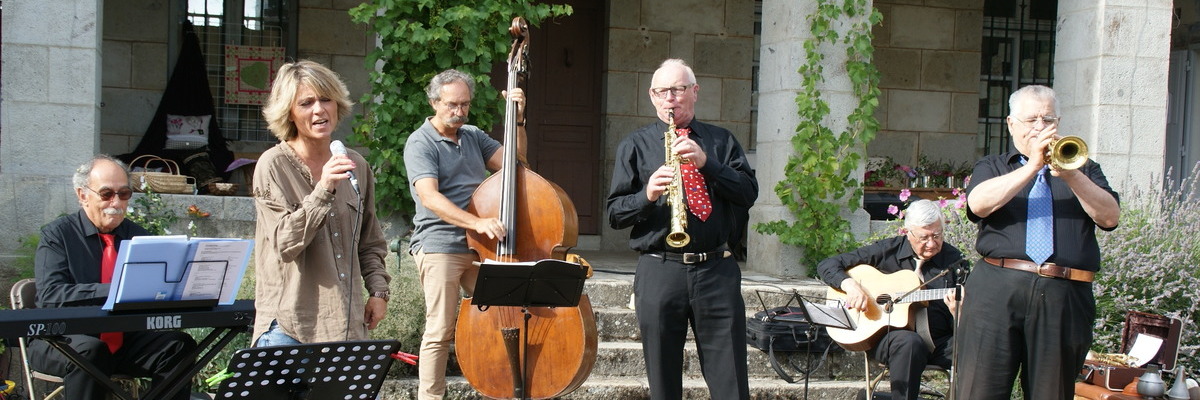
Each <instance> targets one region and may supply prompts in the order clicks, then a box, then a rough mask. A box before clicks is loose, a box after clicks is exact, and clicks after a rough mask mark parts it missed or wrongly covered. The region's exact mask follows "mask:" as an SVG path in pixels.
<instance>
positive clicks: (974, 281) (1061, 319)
mask: <svg viewBox="0 0 1200 400" xmlns="http://www.w3.org/2000/svg"><path fill="white" fill-rule="evenodd" d="M1095 318H1096V301H1095V298H1093V296H1092V284H1091V283H1085V282H1076V281H1069V280H1066V279H1058V278H1046V277H1041V276H1038V275H1037V274H1032V273H1029V272H1025V271H1018V270H1014V269H1007V268H1001V267H997V266H994V265H991V264H988V263H987V262H984V261H983V260H980V261H978V262H976V263H975V268H974V270H972V271H971V278H970V279H968V280H967V284H966V296H965V297H964V298H963V306H962V317H961V321H960V322H959V330H958V331H957V332H958V333H957V334H955V340H957V341H958V346H959V347H958V362H957V363H955V366H956V368H957V370H956V371H955V372H956V373H957V375H958V378H957V379H958V382H957V383H956V386H957V387H958V388H957V390H956V392H955V396H954V398H956V399H971V400H976V399H978V400H989V399H995V400H1007V399H1008V398H1009V396H1010V392H1011V391H1012V385H1013V380H1014V379H1016V378H1017V377H1018V376H1017V374H1018V371H1020V379H1021V389H1022V390H1023V391H1024V393H1025V398H1026V399H1038V400H1041V399H1071V398H1073V396H1074V392H1075V378H1076V376H1078V375H1079V370H1080V368H1082V367H1083V359H1084V357H1085V356H1086V355H1087V351H1088V347H1089V346H1091V344H1092V325H1093V323H1094V321H1095Z"/></svg>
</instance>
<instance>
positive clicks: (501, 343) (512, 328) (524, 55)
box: [455, 17, 597, 399]
mask: <svg viewBox="0 0 1200 400" xmlns="http://www.w3.org/2000/svg"><path fill="white" fill-rule="evenodd" d="M509 32H510V33H512V35H513V44H512V49H511V51H510V52H509V56H508V91H509V92H510V93H511V92H512V90H513V89H515V88H516V87H517V80H518V77H519V75H520V74H522V73H524V72H525V71H526V67H527V64H528V47H529V26H528V24H527V23H526V22H525V20H524V19H522V18H520V17H517V18H514V19H513V23H512V27H511V28H510V29H509ZM506 104H507V105H506V107H505V116H504V162H503V167H501V169H500V171H499V172H498V173H496V174H493V175H492V176H490V177H488V178H487V179H486V180H484V181H483V183H482V184H480V185H479V188H477V189H476V190H475V194H474V195H472V198H471V203H470V205H469V206H468V208H467V210H468V211H471V212H472V213H473V214H475V215H478V216H480V217H493V218H498V219H499V220H500V223H501V224H502V225H504V229H505V231H506V232H507V235H506V236H505V237H503V238H499V239H489V238H488V237H487V236H486V235H482V234H478V233H476V232H473V231H471V230H468V231H467V243H468V245H469V246H470V247H471V249H472V250H474V251H475V252H476V253H477V254H478V256H479V259H480V260H489V259H490V260H497V261H507V262H520V261H537V260H543V259H550V258H552V259H559V260H563V259H566V258H567V257H568V254H567V251H568V250H569V249H570V248H571V247H574V246H575V244H576V240H577V238H578V236H579V217H578V215H577V214H576V212H575V205H574V204H573V203H571V199H570V198H568V197H567V194H566V192H565V191H563V190H562V188H560V187H559V186H558V185H555V184H554V183H552V182H550V181H547V180H546V179H545V178H542V177H541V176H539V175H538V174H537V173H534V172H533V171H531V170H529V169H528V168H526V167H525V166H523V165H521V164H520V163H519V162H518V160H517V127H516V125H517V121H516V118H517V107H516V105H515V104H513V102H512V101H508V102H507V103H506ZM506 339H507V340H506ZM516 343H521V344H524V346H516V345H515V344H516ZM596 346H597V337H596V320H595V316H594V314H593V313H592V307H591V302H590V301H589V300H588V298H587V295H586V294H585V295H582V296H581V298H580V300H579V305H578V306H577V307H528V308H525V307H512V306H495V307H487V308H483V307H474V306H472V304H471V299H464V300H463V302H462V305H461V306H460V308H459V314H458V325H457V328H456V333H455V354H456V355H457V357H458V363H459V366H460V367H462V372H463V376H464V377H466V378H467V381H468V382H470V384H471V386H472V387H474V388H475V390H478V391H479V393H481V394H483V395H484V396H487V397H491V398H531V399H545V398H553V397H558V396H563V395H566V394H568V393H570V392H571V391H573V390H575V389H577V388H578V387H579V386H580V385H581V384H583V381H584V380H586V379H587V377H588V375H589V374H591V371H592V365H593V364H595V361H596ZM522 347H523V349H522Z"/></svg>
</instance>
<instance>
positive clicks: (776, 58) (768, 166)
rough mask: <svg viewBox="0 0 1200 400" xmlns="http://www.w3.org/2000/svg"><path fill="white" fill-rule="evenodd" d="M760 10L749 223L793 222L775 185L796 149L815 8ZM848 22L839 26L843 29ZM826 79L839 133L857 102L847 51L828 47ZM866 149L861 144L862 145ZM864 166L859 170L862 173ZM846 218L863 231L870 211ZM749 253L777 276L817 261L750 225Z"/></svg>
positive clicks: (753, 262) (795, 1) (780, 4)
mask: <svg viewBox="0 0 1200 400" xmlns="http://www.w3.org/2000/svg"><path fill="white" fill-rule="evenodd" d="M762 7H763V11H762V19H763V20H762V48H761V50H760V51H761V53H760V66H761V70H760V71H761V73H760V74H759V92H758V104H759V111H758V132H757V136H758V146H757V148H758V153H757V165H755V170H756V172H757V174H758V184H759V195H758V201H757V202H756V203H755V205H754V208H751V209H750V225H751V226H752V227H753V226H754V224H757V223H761V222H766V221H774V220H785V221H794V220H795V218H794V216H793V215H792V213H791V211H790V210H788V209H787V207H786V206H784V205H783V203H782V202H781V201H780V200H779V197H778V196H776V195H775V185H776V184H777V183H779V181H780V180H781V179H782V178H783V169H784V167H785V166H786V165H787V162H788V157H790V156H792V155H793V154H795V151H794V150H793V148H792V144H791V142H790V139H791V137H792V135H794V134H795V132H796V126H797V125H799V123H800V117H799V115H797V109H796V101H795V99H796V95H797V93H799V91H800V88H801V84H802V83H801V76H800V75H799V74H798V73H797V72H796V70H797V69H798V68H799V66H800V65H801V64H804V63H806V56H805V54H804V41H805V40H807V39H808V38H810V37H811V36H812V35H811V34H810V33H809V24H808V19H807V18H808V16H809V15H811V14H812V13H814V12H815V11H816V4H815V3H814V2H812V1H811V0H764V1H763V6H762ZM846 28H847V26H846V25H842V26H838V27H836V29H838V30H839V31H843V33H842V35H841V36H844V31H845V29H846ZM824 53H825V60H824V70H825V83H824V84H822V85H821V87H820V90H821V98H822V99H823V100H825V101H826V102H827V103H828V104H829V107H830V114H829V117H828V118H827V119H828V121H827V123H828V124H830V128H831V129H832V130H833V131H835V132H841V131H843V130H845V127H846V116H847V115H849V113H850V111H851V110H853V109H854V108H855V107H856V106H857V101H856V100H855V98H854V93H853V91H852V89H851V87H850V81H849V78H848V77H847V76H846V69H845V62H846V55H845V52H844V51H843V50H833V49H825V51H824ZM859 151H863V149H859ZM861 173H862V171H861V170H860V171H858V172H856V174H860V175H861ZM843 218H848V219H849V220H850V221H851V225H852V230H855V231H857V232H862V233H865V232H866V231H867V229H868V224H869V222H870V221H869V216H868V215H867V214H866V212H864V211H863V210H862V208H861V207H858V208H857V209H855V210H845V212H844V213H843ZM748 246H749V248H750V249H751V250H750V252H749V253H750V254H749V255H748V257H749V258H748V260H747V263H746V265H747V266H748V267H749V268H750V269H752V270H756V271H761V272H765V273H769V274H772V275H777V276H804V275H806V274H807V271H808V270H809V269H811V268H815V267H816V266H815V265H801V264H800V258H801V257H802V256H803V253H802V251H801V250H800V249H799V248H797V247H795V246H791V245H786V244H783V243H781V242H780V241H779V238H778V237H777V236H773V235H763V234H760V233H757V232H755V231H754V230H753V229H751V233H750V236H749V243H748Z"/></svg>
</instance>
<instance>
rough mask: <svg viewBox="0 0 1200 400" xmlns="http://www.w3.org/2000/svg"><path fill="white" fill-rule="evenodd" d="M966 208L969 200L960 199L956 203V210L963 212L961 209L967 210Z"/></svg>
mask: <svg viewBox="0 0 1200 400" xmlns="http://www.w3.org/2000/svg"><path fill="white" fill-rule="evenodd" d="M966 207H967V199H962V198H960V199H958V202H955V203H954V208H957V209H960V210H961V209H963V208H966Z"/></svg>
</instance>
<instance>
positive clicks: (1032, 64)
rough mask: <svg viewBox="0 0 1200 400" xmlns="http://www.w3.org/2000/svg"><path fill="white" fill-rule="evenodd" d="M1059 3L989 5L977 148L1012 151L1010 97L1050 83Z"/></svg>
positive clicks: (1002, 0)
mask: <svg viewBox="0 0 1200 400" xmlns="http://www.w3.org/2000/svg"><path fill="white" fill-rule="evenodd" d="M1057 10H1058V1H1057V0H1050V1H1046V0H987V1H985V2H984V16H983V44H982V49H981V51H980V53H981V54H982V55H981V57H982V62H981V63H980V75H979V147H980V148H982V149H983V153H984V154H985V155H987V154H1002V153H1005V152H1007V151H1009V150H1010V149H1011V148H1012V140H1010V138H1009V135H1010V134H1009V132H1008V129H1006V127H1005V122H1004V121H1005V119H1004V118H1005V117H1006V116H1008V111H1009V110H1008V96H1009V95H1010V94H1012V92H1014V91H1016V90H1017V89H1019V88H1021V87H1022V86H1026V85H1033V84H1039V85H1046V86H1051V85H1052V84H1053V81H1054V30H1055V25H1056V23H1055V22H1056V20H1057Z"/></svg>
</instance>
